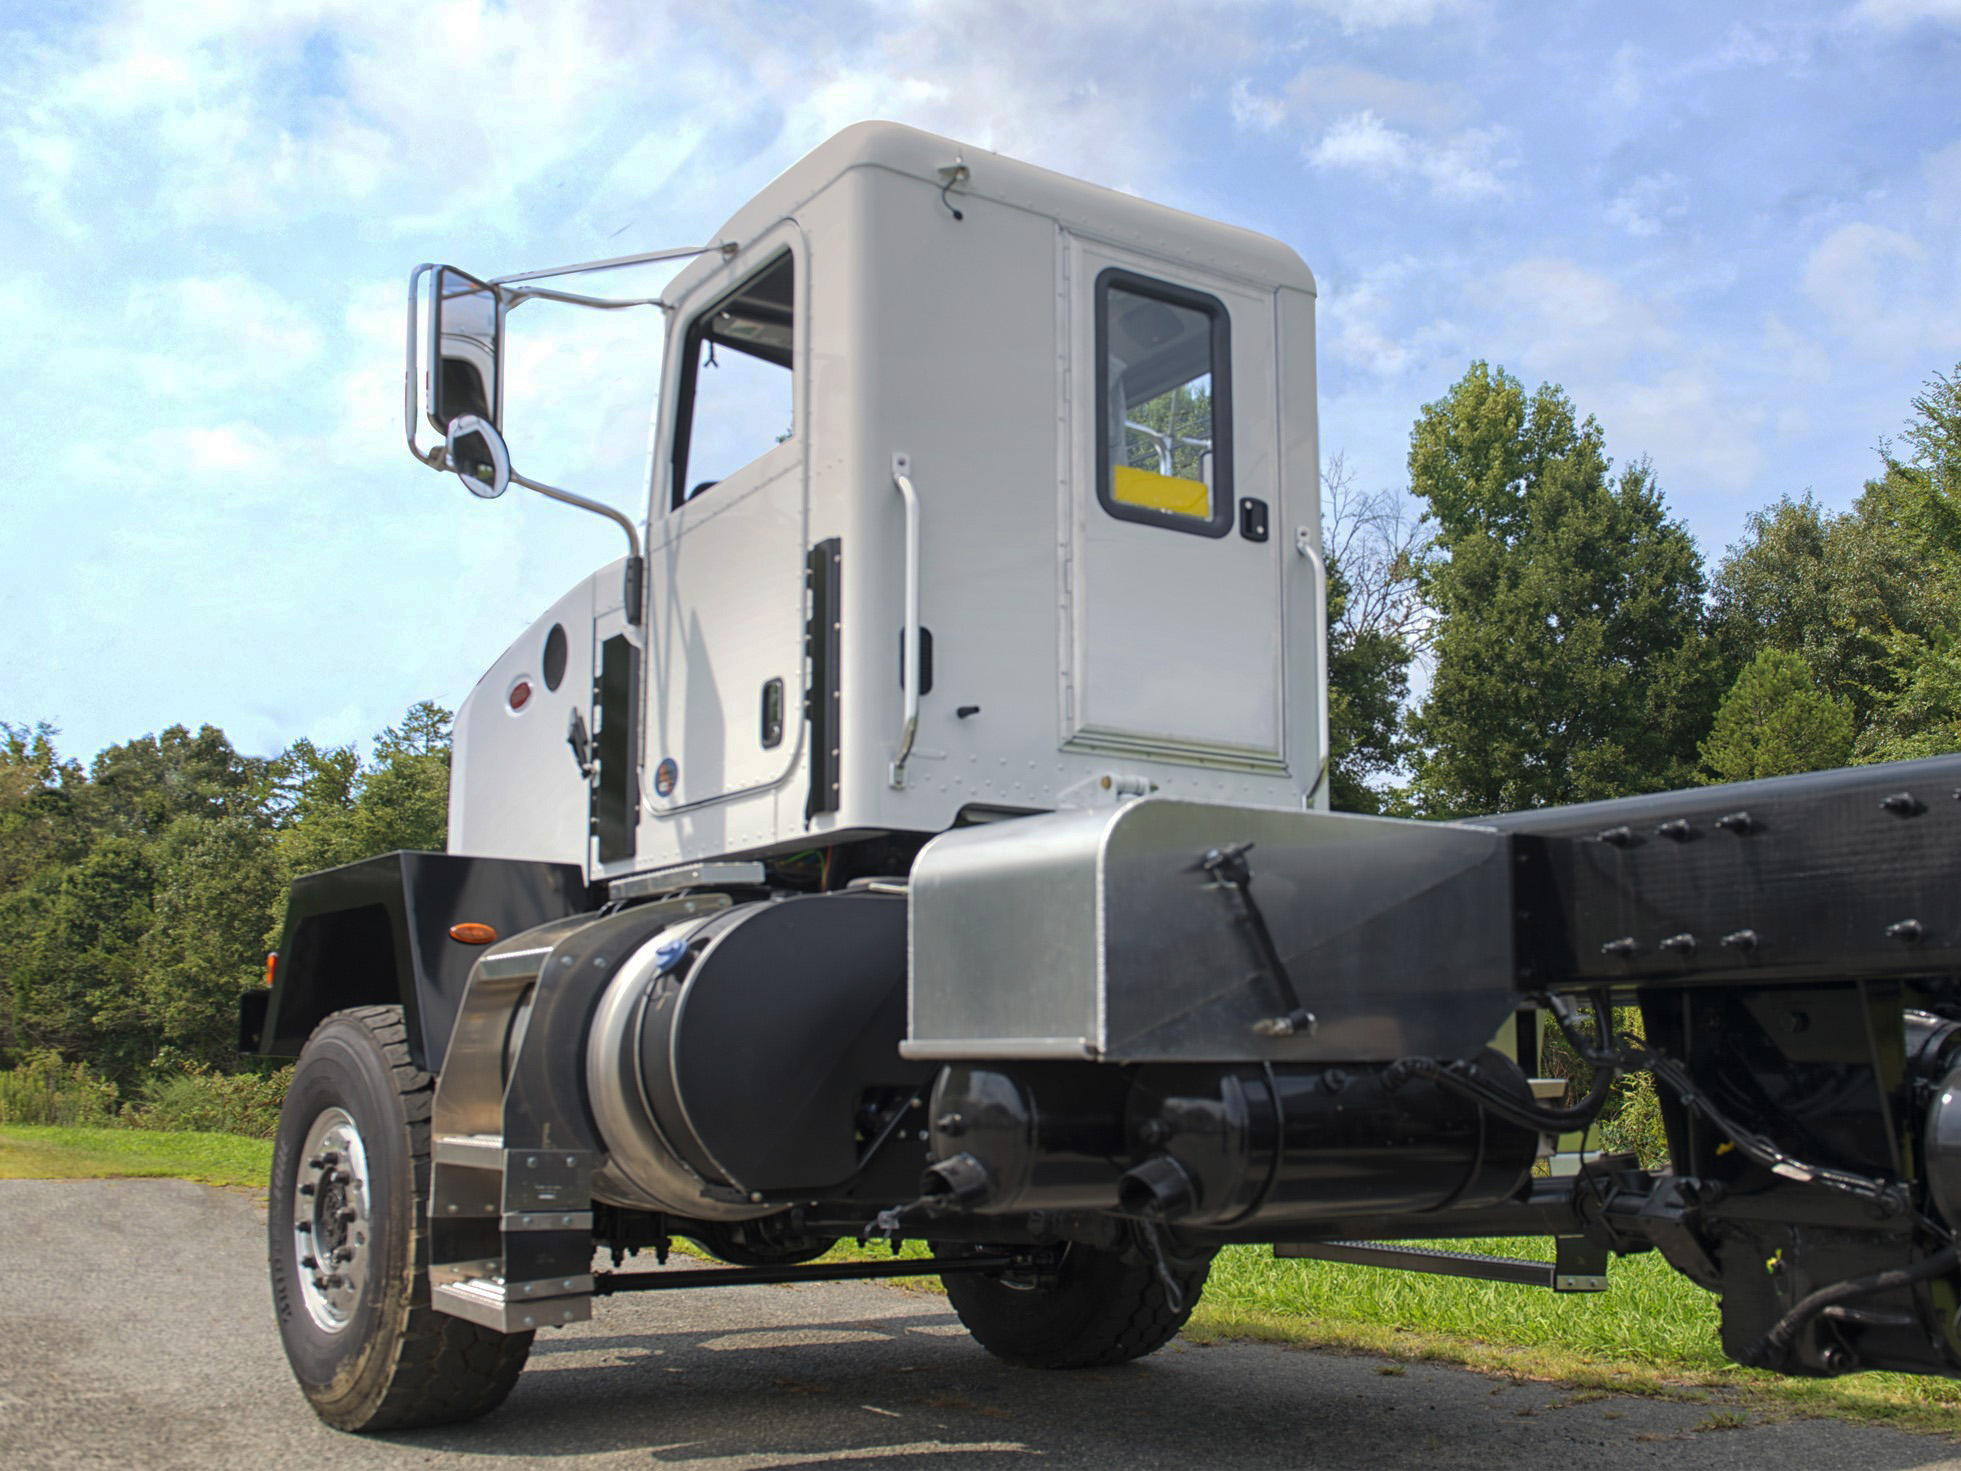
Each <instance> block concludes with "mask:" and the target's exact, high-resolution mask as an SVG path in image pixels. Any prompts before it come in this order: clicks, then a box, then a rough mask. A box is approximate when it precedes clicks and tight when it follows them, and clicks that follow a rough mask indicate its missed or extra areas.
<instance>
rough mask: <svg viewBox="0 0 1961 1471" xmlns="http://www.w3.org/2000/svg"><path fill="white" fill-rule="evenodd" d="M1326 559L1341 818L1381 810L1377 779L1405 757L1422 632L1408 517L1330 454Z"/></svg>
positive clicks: (1334, 790) (1388, 494) (1325, 479)
mask: <svg viewBox="0 0 1961 1471" xmlns="http://www.w3.org/2000/svg"><path fill="white" fill-rule="evenodd" d="M1321 488H1322V512H1321V545H1322V548H1323V552H1324V554H1325V556H1326V557H1327V562H1328V621H1329V634H1328V733H1329V746H1330V748H1331V749H1330V752H1329V757H1330V759H1329V767H1328V798H1329V802H1330V804H1331V805H1332V806H1333V807H1334V808H1335V809H1336V810H1337V811H1341V812H1380V811H1381V810H1382V809H1383V805H1384V800H1385V796H1386V793H1385V792H1384V790H1383V783H1384V781H1385V779H1386V778H1388V777H1390V776H1392V775H1393V774H1394V773H1396V772H1397V771H1399V770H1400V769H1401V766H1402V763H1403V760H1404V757H1405V755H1406V754H1407V744H1408V743H1407V741H1406V740H1405V738H1404V735H1403V730H1402V718H1403V706H1404V705H1405V704H1406V703H1407V702H1408V700H1409V674H1410V666H1411V665H1412V664H1413V663H1414V662H1415V659H1416V656H1417V653H1418V651H1419V650H1420V649H1421V647H1422V644H1423V641H1424V639H1425V638H1426V637H1427V635H1428V625H1429V610H1428V608H1427V606H1426V605H1425V604H1424V603H1423V601H1422V599H1421V597H1420V596H1419V595H1418V593H1417V590H1416V564H1415V551H1416V548H1417V545H1418V543H1419V541H1420V533H1419V532H1418V530H1417V528H1416V525H1415V521H1414V517H1413V515H1411V514H1409V513H1408V512H1406V511H1405V509H1404V507H1405V502H1404V500H1403V498H1402V497H1401V496H1399V495H1397V494H1396V493H1394V492H1392V491H1374V492H1370V493H1367V494H1363V493H1360V492H1357V491H1356V489H1355V486H1354V479H1353V476H1352V475H1351V474H1350V473H1349V471H1348V467H1347V464H1346V461H1345V460H1344V459H1343V457H1342V456H1341V455H1336V456H1335V457H1334V458H1333V459H1332V460H1330V461H1329V462H1328V466H1327V469H1326V470H1325V471H1324V472H1323V474H1322V477H1321Z"/></svg>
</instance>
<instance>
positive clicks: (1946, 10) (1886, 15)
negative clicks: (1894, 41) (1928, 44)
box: [1852, 0, 1961, 31]
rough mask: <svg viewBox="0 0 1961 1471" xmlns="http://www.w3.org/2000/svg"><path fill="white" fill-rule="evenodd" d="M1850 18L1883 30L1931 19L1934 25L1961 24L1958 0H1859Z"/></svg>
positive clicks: (1960, 2) (1898, 28)
mask: <svg viewBox="0 0 1961 1471" xmlns="http://www.w3.org/2000/svg"><path fill="white" fill-rule="evenodd" d="M1852 19H1853V20H1855V21H1859V22H1863V23H1864V24H1866V25H1871V26H1877V27H1878V28H1879V29H1880V30H1884V31H1897V30H1901V29H1904V28H1905V27H1907V26H1911V25H1917V24H1919V23H1920V22H1922V21H1930V22H1932V23H1934V24H1936V25H1961V0H1859V4H1858V5H1856V6H1854V7H1853V9H1852Z"/></svg>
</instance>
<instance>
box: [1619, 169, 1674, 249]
mask: <svg viewBox="0 0 1961 1471" xmlns="http://www.w3.org/2000/svg"><path fill="white" fill-rule="evenodd" d="M1688 212H1689V197H1688V189H1687V187H1686V186H1685V185H1684V184H1683V183H1682V181H1681V180H1680V179H1679V178H1677V177H1676V176H1675V175H1674V174H1672V173H1669V172H1668V171H1667V170H1663V171H1662V172H1661V173H1658V174H1643V175H1642V176H1641V177H1640V178H1638V179H1636V180H1634V181H1633V182H1632V183H1631V184H1629V185H1628V186H1627V187H1626V188H1625V189H1623V190H1621V192H1620V193H1618V194H1616V195H1615V196H1614V197H1613V199H1612V200H1611V201H1610V202H1609V203H1608V205H1607V220H1608V222H1609V223H1610V224H1614V225H1618V226H1619V227H1620V228H1621V229H1623V230H1625V231H1627V233H1628V234H1630V235H1633V236H1635V237H1637V238H1642V239H1645V238H1647V237H1649V236H1654V235H1659V234H1660V233H1661V232H1662V230H1663V229H1664V228H1666V227H1667V226H1668V225H1670V224H1672V223H1673V222H1674V221H1676V220H1679V219H1681V218H1682V217H1683V216H1684V215H1686V214H1687V213H1688Z"/></svg>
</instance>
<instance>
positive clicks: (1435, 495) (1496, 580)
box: [1409, 363, 1721, 816]
mask: <svg viewBox="0 0 1961 1471" xmlns="http://www.w3.org/2000/svg"><path fill="white" fill-rule="evenodd" d="M1409 465H1410V481H1411V491H1412V493H1413V494H1414V495H1415V496H1416V497H1417V498H1418V499H1419V500H1421V501H1422V502H1423V503H1424V505H1425V508H1426V509H1425V519H1426V521H1427V522H1429V523H1431V524H1434V525H1435V527H1436V532H1435V535H1434V536H1433V537H1432V539H1431V541H1430V543H1429V545H1428V547H1427V548H1426V549H1425V551H1424V553H1423V555H1422V558H1421V564H1420V565H1421V578H1422V589H1423V592H1424V594H1425V597H1426V599H1427V601H1428V602H1429V603H1430V605H1431V606H1432V607H1434V608H1435V609H1436V614H1437V619H1438V621H1437V625H1436V632H1435V636H1434V639H1433V641H1432V644H1431V648H1432V650H1433V653H1434V656H1435V660H1436V668H1435V674H1434V677H1433V679H1432V682H1431V687H1430V691H1429V695H1428V697H1427V698H1426V699H1425V701H1424V703H1423V705H1422V707H1421V709H1419V710H1418V711H1417V712H1416V713H1415V715H1414V716H1413V717H1412V719H1411V721H1410V730H1411V733H1412V735H1413V736H1414V737H1415V739H1416V742H1417V746H1418V749H1417V751H1416V752H1415V754H1414V756H1413V757H1412V767H1413V770H1414V773H1415V776H1414V782H1413V788H1412V790H1413V795H1414V797H1415V800H1416V802H1417V805H1418V806H1419V808H1420V809H1421V810H1422V811H1424V812H1425V813H1427V814H1429V815H1432V816H1455V815H1463V814H1472V813H1482V812H1491V811H1497V810H1503V809H1508V808H1525V807H1536V806H1541V805H1545V804H1549V803H1560V802H1579V801H1588V800H1592V799H1596V798H1602V797H1611V796H1620V795H1625V794H1628V793H1633V792H1641V791H1654V790H1661V789H1663V788H1666V787H1669V786H1678V785H1683V784H1685V783H1686V782H1687V780H1688V779H1689V778H1690V776H1691V775H1692V773H1693V771H1694V764H1695V760H1696V755H1697V751H1696V745H1697V742H1698V740H1699V739H1700V737H1701V736H1702V734H1703V733H1704V732H1705V731H1706V730H1707V729H1708V723H1709V719H1710V716H1711V713H1712V712H1713V710H1714V707H1715V703H1716V698H1717V695H1718V693H1719V691H1720V688H1721V686H1720V683H1719V671H1718V668H1717V665H1716V663H1715V661H1714V659H1713V657H1712V653H1711V651H1710V650H1709V649H1708V648H1707V647H1706V644H1705V641H1704V639H1703V637H1702V632H1701V625H1700V609H1701V599H1702V593H1703V585H1704V584H1703V574H1702V563H1701V557H1700V554H1699V553H1698V552H1697V550H1696V546H1695V543H1694V541H1693V540H1692V539H1691V538H1690V536H1689V534H1688V532H1687V531H1686V530H1685V529H1684V528H1683V526H1682V524H1681V523H1680V522H1679V521H1677V520H1675V519H1673V518H1671V517H1670V516H1669V515H1668V513H1667V507H1666V504H1665V502H1664V499H1663V497H1662V493H1661V491H1660V489H1659V488H1658V486H1657V485H1656V484H1655V478H1654V472H1653V470H1652V469H1651V467H1650V466H1649V465H1648V464H1647V463H1646V462H1645V461H1637V462H1635V463H1632V464H1629V465H1626V466H1624V467H1623V468H1622V469H1621V470H1620V472H1619V473H1618V474H1613V473H1611V471H1612V467H1611V465H1610V463H1609V461H1608V459H1607V456H1606V453H1605V448H1604V436H1603V434H1602V432H1601V430H1600V427H1599V425H1598V424H1596V423H1595V422H1594V421H1593V420H1592V419H1590V418H1589V419H1586V420H1584V421H1582V420H1580V419H1579V418H1578V417H1577V415H1576V414H1575V412H1574V409H1573V406H1572V404H1571V403H1570V402H1568V400H1567V399H1566V397H1565V395H1564V394H1563V393H1562V392H1561V391H1560V390H1559V389H1558V388H1556V387H1554V386H1551V385H1541V387H1540V388H1539V389H1538V390H1537V391H1536V392H1534V393H1533V394H1532V395H1531V396H1530V397H1529V398H1528V396H1527V395H1526V393H1525V390H1524V388H1523V386H1522V385H1521V384H1520V383H1519V381H1518V380H1517V379H1516V378H1513V377H1512V376H1511V375H1509V374H1507V373H1505V372H1504V371H1503V370H1502V369H1498V370H1493V369H1491V368H1489V367H1488V366H1487V365H1485V364H1484V363H1474V364H1472V366H1471V368H1470V370H1469V371H1468V372H1466V374H1465V375H1464V377H1463V378H1462V379H1460V380H1459V381H1458V382H1457V383H1456V384H1455V385H1453V386H1452V388H1451V389H1450V390H1449V392H1448V393H1446V394H1445V395H1444V397H1443V398H1441V399H1439V400H1437V401H1436V402H1435V403H1432V404H1429V405H1426V406H1425V408H1424V409H1423V411H1422V414H1421V415H1420V416H1419V418H1418V420H1417V423H1416V426H1415V428H1414V430H1413V431H1412V432H1411V436H1410V456H1409Z"/></svg>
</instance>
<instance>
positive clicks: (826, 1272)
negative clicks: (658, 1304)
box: [592, 1252, 1039, 1297]
mask: <svg viewBox="0 0 1961 1471" xmlns="http://www.w3.org/2000/svg"><path fill="white" fill-rule="evenodd" d="M1038 1267H1039V1263H1037V1262H1035V1261H1034V1260H1033V1259H1031V1258H1030V1257H1029V1256H1028V1255H1027V1254H1025V1253H1021V1254H1016V1253H1011V1252H999V1253H994V1254H991V1255H986V1256H924V1257H900V1258H899V1259H897V1260H896V1261H889V1262H834V1263H832V1264H831V1265H829V1266H796V1267H787V1266H786V1267H704V1268H700V1269H691V1270H689V1271H685V1272H670V1271H666V1270H660V1271H653V1272H601V1273H599V1274H598V1275H596V1276H595V1277H594V1278H593V1279H592V1295H593V1296H594V1297H610V1296H611V1295H612V1294H614V1293H616V1292H678V1291H681V1290H682V1289H684V1288H689V1287H759V1286H774V1285H777V1284H779V1283H784V1282H863V1281H868V1280H876V1279H878V1278H881V1277H944V1276H946V1275H947V1274H948V1273H952V1272H1006V1271H1011V1270H1013V1269H1015V1268H1021V1269H1024V1270H1032V1269H1036V1268H1038Z"/></svg>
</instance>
